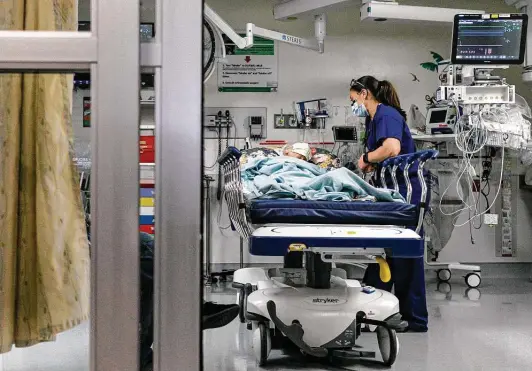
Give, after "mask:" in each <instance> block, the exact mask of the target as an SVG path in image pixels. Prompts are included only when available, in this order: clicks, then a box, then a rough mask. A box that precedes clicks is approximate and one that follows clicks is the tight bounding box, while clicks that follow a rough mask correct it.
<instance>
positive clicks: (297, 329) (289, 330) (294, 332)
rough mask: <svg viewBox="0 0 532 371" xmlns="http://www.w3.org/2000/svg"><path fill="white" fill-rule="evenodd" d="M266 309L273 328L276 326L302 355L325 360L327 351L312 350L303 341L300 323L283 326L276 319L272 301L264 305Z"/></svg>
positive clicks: (275, 310) (320, 349)
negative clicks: (273, 325)
mask: <svg viewBox="0 0 532 371" xmlns="http://www.w3.org/2000/svg"><path fill="white" fill-rule="evenodd" d="M266 308H267V309H268V314H269V315H270V318H271V320H272V322H273V323H274V324H275V326H277V328H278V329H279V330H280V331H281V332H282V333H283V334H285V335H286V337H287V338H288V339H290V340H291V341H292V342H293V343H294V344H295V345H297V346H298V347H299V349H301V350H302V351H303V352H304V353H306V354H308V355H309V356H312V357H316V358H325V357H327V356H328V355H329V351H328V350H327V349H325V348H321V347H319V348H312V347H310V346H309V345H307V343H305V342H304V341H303V335H304V334H305V331H304V330H303V327H302V326H301V324H300V323H298V322H295V321H294V323H292V324H291V325H289V326H287V325H285V324H284V323H283V321H281V320H280V319H279V317H277V307H276V305H275V303H274V302H273V301H271V300H270V301H269V302H268V303H267V304H266Z"/></svg>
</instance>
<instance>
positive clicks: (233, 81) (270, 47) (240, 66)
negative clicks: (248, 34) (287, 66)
mask: <svg viewBox="0 0 532 371" xmlns="http://www.w3.org/2000/svg"><path fill="white" fill-rule="evenodd" d="M224 42H225V48H226V54H227V58H226V63H218V90H219V91H221V92H275V91H277V86H278V62H279V59H278V55H277V43H276V42H275V41H273V40H268V39H264V38H261V37H255V38H254V45H253V47H252V48H250V49H239V48H238V47H237V46H236V45H235V44H234V43H233V42H232V41H231V40H230V39H229V38H227V37H226V36H225V35H224Z"/></svg>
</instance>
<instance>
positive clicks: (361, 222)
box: [218, 147, 438, 366]
mask: <svg viewBox="0 0 532 371" xmlns="http://www.w3.org/2000/svg"><path fill="white" fill-rule="evenodd" d="M437 155H438V152H437V151H434V150H424V151H420V152H416V153H414V154H408V155H401V156H397V157H394V158H391V159H388V160H386V161H384V162H383V163H382V164H381V166H380V169H381V170H380V171H379V174H378V177H379V178H380V179H379V180H380V182H381V184H382V185H383V186H385V185H386V172H389V174H390V175H391V176H390V178H391V179H392V182H393V186H394V188H395V190H396V191H398V190H399V186H398V182H397V176H396V175H397V172H398V171H399V169H400V168H402V169H404V170H403V176H404V178H405V180H406V183H407V188H408V194H407V202H406V203H398V202H362V201H353V202H328V201H308V200H287V199H277V200H260V199H258V200H252V201H246V200H245V198H244V193H243V186H242V181H241V171H240V156H241V153H240V151H239V150H238V149H236V148H234V147H230V148H228V149H227V150H226V151H225V152H224V153H223V154H222V156H220V158H219V159H218V162H219V164H220V165H221V169H222V174H223V181H224V192H225V199H226V201H227V204H228V210H229V217H230V220H231V223H232V225H233V227H234V229H235V230H236V231H237V232H238V233H239V234H240V235H241V236H242V237H243V238H247V239H248V241H249V251H250V253H251V254H252V255H257V256H283V257H285V265H284V268H282V269H278V270H273V271H269V272H267V271H266V270H263V269H258V268H244V269H240V270H238V271H236V272H235V277H234V284H233V287H235V288H237V289H238V290H239V293H238V299H237V300H238V302H239V304H240V307H241V315H240V318H241V321H242V322H247V323H248V326H249V327H250V329H251V330H252V331H253V349H254V352H255V355H256V358H257V361H258V363H259V364H260V365H264V364H265V363H266V362H267V359H268V356H269V353H270V351H271V348H272V345H274V344H275V342H276V341H275V340H276V339H278V338H282V339H289V340H290V342H292V343H293V344H295V345H296V346H297V347H298V348H299V349H300V350H301V351H302V352H303V353H304V354H307V355H309V356H313V357H319V358H331V357H333V358H334V357H339V358H358V357H375V353H374V352H364V351H362V350H360V349H358V348H355V342H356V340H357V339H358V337H359V336H360V335H361V332H362V328H367V329H369V330H371V331H375V332H376V333H377V339H378V344H379V349H380V352H381V355H382V359H383V363H384V364H385V365H387V366H391V365H392V364H393V363H394V362H395V360H396V357H397V354H398V350H399V344H398V339H397V336H396V330H400V329H403V328H405V327H406V326H407V323H406V322H404V321H402V320H401V316H400V314H399V302H398V300H397V298H396V297H395V296H394V295H392V294H391V293H388V292H385V291H381V290H376V289H374V288H371V287H363V286H362V285H361V284H360V283H359V282H358V281H356V280H350V279H347V277H346V273H345V271H343V270H341V269H338V268H336V266H335V265H336V263H347V264H356V265H358V264H361V263H362V264H368V263H378V264H379V266H380V277H381V279H382V280H383V281H389V280H390V279H391V275H390V269H389V267H388V265H387V263H386V259H385V258H386V257H387V256H391V257H395V258H405V259H409V258H422V257H423V256H424V241H423V238H422V237H420V235H419V231H420V230H421V228H422V225H423V217H424V213H425V208H426V204H425V201H426V200H427V184H426V181H425V178H424V177H423V174H424V173H423V168H424V165H425V163H426V162H427V161H428V160H431V159H435V158H436V157H437ZM416 163H417V164H418V169H417V172H416V175H417V176H418V177H419V179H420V180H421V186H422V195H421V202H420V204H419V205H412V204H410V203H409V202H410V200H411V197H412V187H411V185H410V174H411V173H412V172H411V171H410V169H411V168H412V166H413V165H415V164H416Z"/></svg>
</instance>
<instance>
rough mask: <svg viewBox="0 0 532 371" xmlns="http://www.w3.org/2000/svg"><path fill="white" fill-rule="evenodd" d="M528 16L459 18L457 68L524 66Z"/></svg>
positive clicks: (456, 22) (454, 50)
mask: <svg viewBox="0 0 532 371" xmlns="http://www.w3.org/2000/svg"><path fill="white" fill-rule="evenodd" d="M527 25H528V17H527V15H526V14H474V15H464V14H459V15H456V16H455V19H454V30H453V48H452V56H451V61H452V63H453V64H504V65H509V64H522V63H523V61H524V58H525V49H526V32H527Z"/></svg>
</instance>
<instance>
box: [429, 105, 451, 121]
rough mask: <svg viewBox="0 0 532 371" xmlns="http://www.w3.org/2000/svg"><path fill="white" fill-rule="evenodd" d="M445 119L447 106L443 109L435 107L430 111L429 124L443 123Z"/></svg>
mask: <svg viewBox="0 0 532 371" xmlns="http://www.w3.org/2000/svg"><path fill="white" fill-rule="evenodd" d="M446 119H447V108H444V109H435V110H432V111H431V112H430V119H429V123H431V124H440V123H443V124H444V123H445V120H446Z"/></svg>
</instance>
